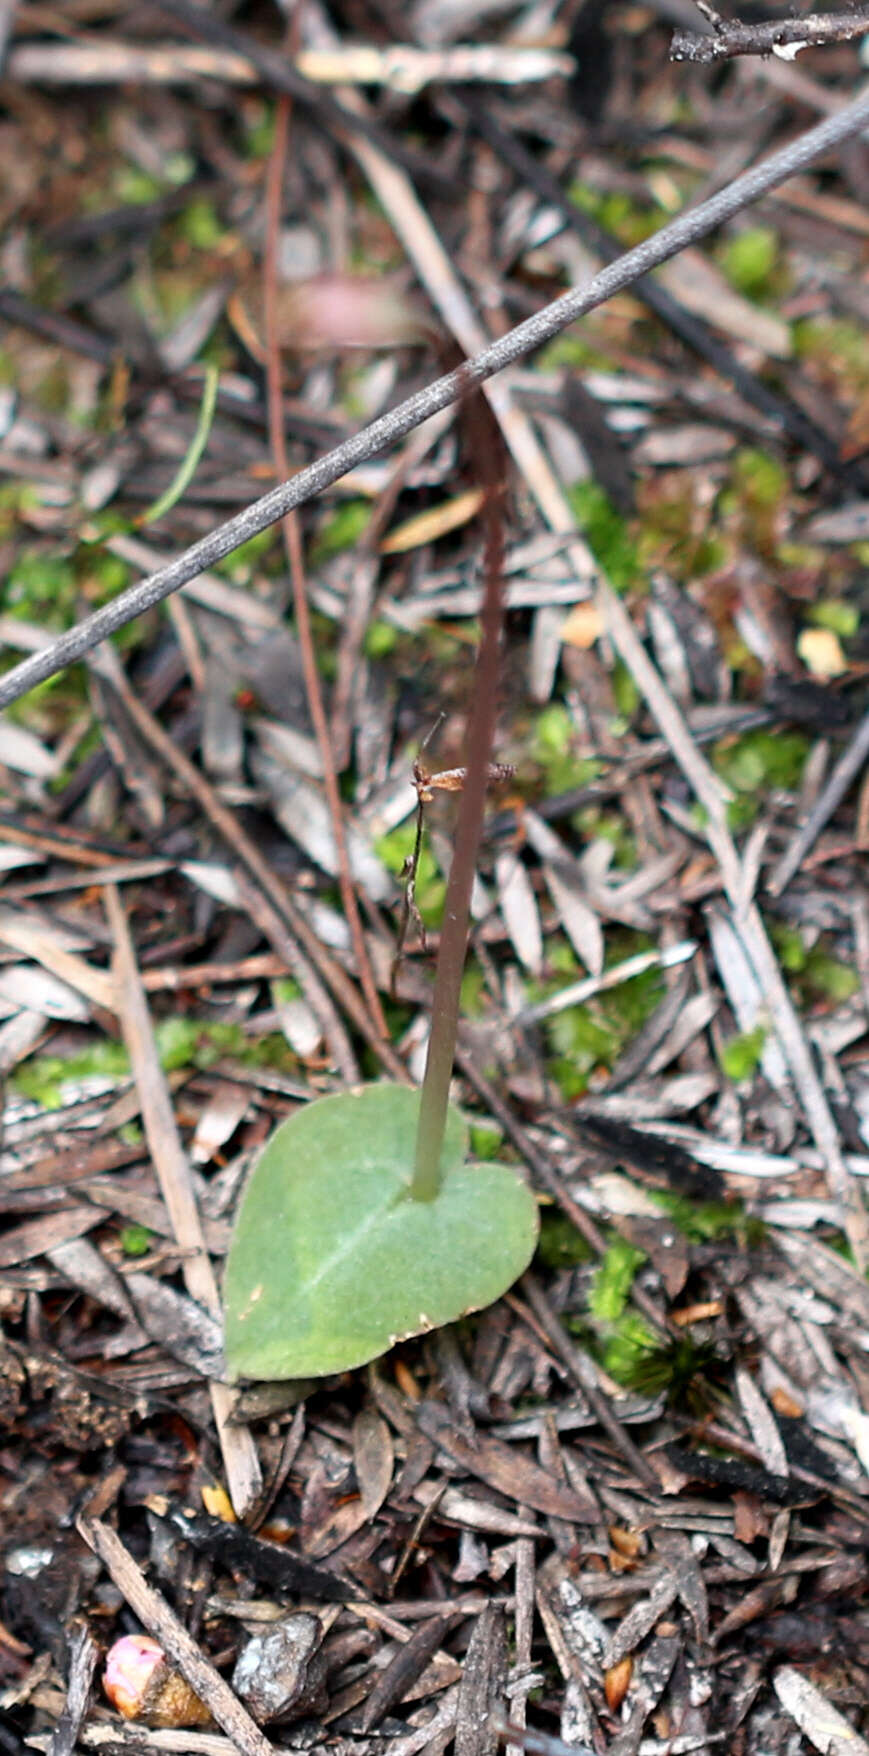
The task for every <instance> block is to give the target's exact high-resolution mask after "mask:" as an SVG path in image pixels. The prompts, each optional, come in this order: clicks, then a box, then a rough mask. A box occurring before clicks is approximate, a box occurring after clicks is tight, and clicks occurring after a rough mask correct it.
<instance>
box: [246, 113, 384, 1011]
mask: <svg viewBox="0 0 869 1756" xmlns="http://www.w3.org/2000/svg"><path fill="white" fill-rule="evenodd" d="M290 115H291V103H290V99H289V98H286V97H281V98H279V99H278V102H277V106H276V111H275V138H274V144H273V147H272V152H271V156H270V159H269V169H268V182H267V186H266V243H265V253H264V261H263V310H264V316H265V339H266V385H267V393H268V416H269V442H270V444H271V450H272V457H273V459H274V465H275V471H276V474H277V475H278V477H279V478H280V479H281V480H283V481H286V479H287V477H288V476H289V475H290V473H291V472H290V466H289V461H288V458H287V448H286V443H285V439H284V421H283V385H282V372H281V353H280V338H279V335H278V318H277V255H278V238H279V235H280V218H281V193H282V189H283V180H284V166H285V164H286V156H287V145H288V141H289V129H290ZM281 524H282V528H283V533H284V543H285V546H286V551H287V561H288V564H289V569H290V579H291V581H292V587H293V607H294V610H295V617H296V631H297V634H298V637H299V650H300V653H301V658H302V672H303V675H304V679H305V693H306V695H307V699H308V709H309V711H310V715H311V721H312V724H313V727H314V733H315V736H316V739H317V748H318V750H319V752H320V760H321V762H322V765H323V784H324V787H325V791H326V801H327V804H328V806H329V815H330V818H331V821H332V833H333V835H334V837H335V851H336V856H337V863H338V885H339V888H340V891H341V902H342V905H343V908H344V913H345V915H346V917H347V925H348V927H349V929H350V938H351V942H352V945H353V954H354V957H355V959H356V968H357V971H358V974H359V981H360V985H361V988H362V992H363V995H364V997H365V1004H366V1006H367V1008H368V1013H369V1016H370V1018H371V1022H372V1024H373V1025H374V1028H375V1030H376V1031H377V1034H378V1035H379V1036H380V1037H382V1038H383V1039H384V1040H385V1039H386V1038H387V1036H388V1034H389V1033H388V1031H387V1028H386V1020H385V1018H384V1016H383V1008H382V1006H381V1004H380V996H379V994H378V992H377V986H376V983H375V980H374V973H373V971H372V968H371V961H370V959H369V956H368V950H367V947H366V944H365V936H364V933H363V930H362V921H361V918H360V915H359V904H358V903H357V900H356V892H355V890H354V887H353V875H352V873H351V870H350V860H349V856H348V853H347V838H346V836H345V834H344V818H343V813H342V810H341V795H340V792H339V790H338V778H337V775H336V773H335V762H334V758H333V753H332V741H331V739H330V736H329V726H328V722H327V719H326V711H325V708H324V706H323V693H322V690H321V688H320V677H319V673H318V670H317V659H316V654H315V652H314V641H313V636H312V633H311V616H310V611H309V609H308V593H307V585H306V581H305V561H304V554H303V551H302V536H301V531H300V529H299V517H298V513H297V512H289V513H287V515H286V517H285V518H283V519H282V521H281Z"/></svg>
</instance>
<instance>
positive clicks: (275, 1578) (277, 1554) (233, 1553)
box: [167, 1507, 359, 1604]
mask: <svg viewBox="0 0 869 1756" xmlns="http://www.w3.org/2000/svg"><path fill="white" fill-rule="evenodd" d="M167 1517H168V1518H169V1519H170V1520H171V1522H172V1523H173V1524H174V1525H175V1528H176V1529H177V1530H179V1531H180V1532H181V1535H182V1536H183V1537H184V1538H185V1539H186V1541H187V1542H189V1543H190V1544H191V1545H192V1546H193V1548H194V1549H198V1550H199V1551H200V1553H201V1554H204V1555H211V1556H212V1557H213V1559H214V1560H216V1561H218V1562H219V1563H220V1564H221V1565H222V1566H224V1567H228V1568H230V1569H232V1570H233V1571H236V1570H237V1571H238V1572H239V1573H246V1574H247V1575H248V1577H249V1578H250V1579H255V1580H256V1581H257V1582H258V1583H259V1584H261V1585H271V1586H277V1587H283V1589H284V1590H285V1591H289V1592H293V1593H295V1594H296V1595H297V1596H299V1597H313V1598H320V1599H323V1600H325V1601H326V1602H329V1603H338V1604H346V1603H349V1602H350V1601H351V1599H353V1598H355V1597H358V1596H359V1591H358V1587H354V1586H351V1585H348V1584H347V1582H346V1581H345V1580H343V1579H339V1578H338V1577H337V1575H336V1574H334V1573H330V1572H329V1571H328V1569H327V1568H325V1567H314V1566H312V1564H311V1562H310V1561H302V1560H300V1558H299V1556H298V1555H292V1554H290V1553H289V1551H288V1550H287V1549H285V1548H281V1547H279V1546H278V1544H277V1543H269V1542H265V1541H264V1540H263V1538H262V1537H255V1536H251V1533H250V1531H248V1530H246V1529H245V1528H244V1526H243V1525H241V1524H224V1523H223V1522H222V1520H221V1519H219V1518H208V1517H207V1516H206V1515H205V1514H204V1513H195V1514H190V1513H187V1512H184V1511H182V1509H181V1507H173V1508H171V1509H170V1511H169V1512H168V1513H167Z"/></svg>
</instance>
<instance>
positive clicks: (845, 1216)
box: [598, 586, 869, 1273]
mask: <svg viewBox="0 0 869 1756" xmlns="http://www.w3.org/2000/svg"><path fill="white" fill-rule="evenodd" d="M598 602H599V604H600V608H601V613H602V615H603V619H604V623H605V626H606V628H607V632H608V633H609V636H610V638H611V640H612V642H613V645H614V646H615V648H616V650H617V652H618V653H619V654H620V656H621V658H622V659H623V660H624V662H625V664H626V665H627V667H628V669H629V671H630V673H631V675H632V677H633V679H634V682H635V683H636V684H637V687H638V688H639V690H640V693H641V694H642V695H643V696H644V697H645V700H646V703H647V705H648V707H649V709H650V711H651V713H652V714H653V716H654V718H655V719H656V720H657V722H658V725H659V726H660V728H661V731H662V732H663V734H664V737H665V738H666V740H667V743H668V744H669V746H670V749H671V750H672V752H673V755H674V756H675V758H676V761H677V762H678V764H679V767H680V768H681V770H682V773H683V774H684V775H685V777H686V779H687V780H688V781H689V782H690V784H691V786H692V787H693V788H694V792H695V793H696V795H697V798H698V800H699V801H700V803H701V804H702V805H703V807H704V809H705V811H706V813H707V823H706V835H707V839H708V841H709V845H710V847H711V849H712V852H713V853H714V855H715V858H716V860H717V861H718V865H719V868H720V871H721V879H722V883H723V886H724V890H725V893H726V895H727V897H728V900H729V902H730V905H731V909H732V911H733V924H734V927H735V929H736V932H737V933H738V934H739V937H740V939H741V940H742V943H743V946H744V949H745V952H746V955H747V957H748V959H749V962H750V963H751V964H752V966H753V968H754V972H755V975H756V976H757V979H758V982H759V984H760V988H761V992H762V994H763V998H764V1002H765V1004H766V1007H767V1009H768V1012H769V1016H770V1019H771V1020H772V1024H773V1027H774V1029H775V1031H776V1034H777V1036H778V1039H779V1042H780V1044H781V1047H782V1050H783V1052H784V1055H785V1058H786V1060H787V1063H788V1066H789V1067H790V1070H791V1073H792V1075H793V1080H794V1084H795V1086H796V1088H797V1091H798V1093H799V1096H800V1100H801V1102H802V1105H803V1109H804V1111H805V1114H806V1119H807V1121H808V1124H809V1127H810V1128H811V1131H812V1134H813V1136H814V1140H815V1144H816V1145H817V1147H818V1149H819V1151H820V1153H821V1155H822V1158H823V1160H824V1165H825V1167H826V1172H827V1181H828V1183H829V1187H830V1193H831V1195H832V1196H833V1197H834V1199H835V1200H836V1201H837V1202H838V1203H839V1206H840V1209H841V1212H842V1223H843V1226H844V1229H845V1232H846V1234H847V1237H848V1241H849V1243H850V1245H851V1248H852V1250H853V1252H854V1259H855V1261H856V1263H857V1265H858V1267H859V1269H860V1272H861V1273H864V1272H865V1270H866V1268H867V1267H869V1221H867V1215H866V1209H865V1207H864V1205H863V1199H862V1196H861V1195H860V1192H859V1187H858V1185H857V1183H856V1182H855V1180H854V1178H853V1177H852V1175H851V1173H850V1171H849V1169H848V1166H847V1164H846V1163H845V1159H844V1157H843V1155H842V1148H841V1145H840V1142H839V1134H838V1130H837V1128H836V1123H835V1121H834V1119H833V1114H832V1111H831V1110H830V1106H829V1104H828V1102H827V1097H826V1093H825V1091H824V1088H823V1086H822V1084H821V1081H820V1079H819V1077H818V1074H817V1071H816V1069H815V1064H814V1061H813V1060H812V1055H811V1050H810V1048H809V1045H808V1043H807V1042H806V1038H805V1033H804V1031H803V1027H802V1025H801V1023H800V1020H799V1017H798V1015H797V1013H796V1010H795V1008H794V1005H793V1002H792V1000H791V997H790V994H789V993H788V989H787V985H786V983H785V980H784V977H783V976H782V973H781V970H780V968H779V965H778V961H777V959H776V956H775V953H774V951H773V949H772V946H771V945H770V942H769V939H768V937H767V932H766V928H765V926H764V924H763V918H762V916H761V913H760V910H759V908H758V907H757V904H756V903H755V902H751V901H747V900H746V898H747V895H748V887H747V885H746V880H745V874H744V872H743V867H742V861H741V860H740V858H739V854H738V852H737V849H736V845H735V843H734V841H733V837H732V836H731V834H730V830H729V829H728V827H727V820H726V817H725V813H724V801H723V798H722V791H721V784H720V782H719V781H718V779H717V777H716V776H715V774H714V773H713V771H712V769H711V768H710V767H709V764H708V762H707V761H706V758H705V757H704V756H703V755H701V753H700V751H699V750H698V749H697V746H696V744H695V743H694V741H693V739H692V737H691V733H690V731H689V730H688V727H687V725H686V724H685V721H684V719H683V717H682V714H681V713H680V711H679V709H678V707H677V706H676V704H675V702H674V701H673V698H672V696H671V695H670V693H669V690H668V689H667V687H666V685H665V684H664V682H663V681H662V679H661V676H660V674H659V672H658V671H657V670H656V668H655V666H654V665H653V663H652V661H651V659H650V658H649V655H648V653H647V652H646V649H645V647H644V646H643V643H642V641H641V640H640V637H639V635H638V634H637V632H636V630H635V628H634V625H633V623H632V621H631V619H630V616H629V615H628V613H627V610H626V609H625V607H624V604H622V603H621V602H620V600H619V599H618V598H617V597H616V596H615V594H614V593H613V592H611V591H610V590H609V589H608V587H606V586H601V587H600V588H599V592H598Z"/></svg>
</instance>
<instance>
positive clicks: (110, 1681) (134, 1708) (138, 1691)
mask: <svg viewBox="0 0 869 1756" xmlns="http://www.w3.org/2000/svg"><path fill="white" fill-rule="evenodd" d="M165 1663H166V1655H165V1653H164V1651H163V1648H162V1646H161V1645H160V1643H159V1641H157V1640H152V1639H151V1636H150V1634H124V1635H123V1636H122V1638H121V1639H120V1640H116V1641H115V1644H114V1646H112V1647H110V1648H109V1651H108V1653H107V1654H106V1668H105V1670H104V1672H103V1688H104V1690H105V1692H106V1695H107V1696H108V1698H109V1700H110V1702H111V1704H112V1706H113V1707H116V1708H117V1710H118V1712H119V1713H122V1714H123V1716H124V1718H125V1719H135V1718H136V1717H137V1716H138V1715H139V1714H140V1713H141V1711H142V1708H143V1706H144V1703H145V1700H146V1697H147V1695H148V1692H149V1688H150V1686H151V1684H152V1683H153V1679H154V1673H155V1671H157V1670H159V1668H160V1667H161V1666H162V1665H165Z"/></svg>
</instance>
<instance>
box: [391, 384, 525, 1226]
mask: <svg viewBox="0 0 869 1756" xmlns="http://www.w3.org/2000/svg"><path fill="white" fill-rule="evenodd" d="M465 408H466V412H467V413H468V415H469V416H470V418H471V424H472V425H473V426H474V427H475V429H482V432H479V431H475V433H474V440H475V444H474V455H475V460H476V464H477V469H478V473H480V474H481V475H482V476H483V479H484V481H485V484H486V499H485V502H484V517H485V520H486V547H485V555H484V561H483V580H484V597H483V620H482V634H481V638H480V650H479V653H478V655H477V666H476V671H475V675H474V698H473V705H472V708H471V714H470V720H469V723H468V738H467V746H468V748H467V770H466V773H465V775H464V778H463V787H462V802H461V805H460V807H459V820H458V824H457V827H456V845H455V852H454V855H453V863H452V866H451V868H450V876H449V883H448V885H447V894H446V901H445V904H444V920H443V926H442V927H441V937H440V946H439V949H438V961H437V970H436V973H435V986H434V995H433V998H432V1024H431V1036H430V1037H429V1044H428V1054H427V1057H426V1066H425V1077H424V1079H423V1086H422V1093H421V1096H420V1106H419V1122H418V1125H417V1134H416V1154H415V1159H414V1171H413V1182H412V1183H411V1187H410V1192H411V1194H412V1196H413V1197H414V1198H415V1200H417V1201H433V1200H434V1198H435V1196H436V1195H437V1193H438V1190H439V1188H440V1184H441V1173H440V1159H441V1149H442V1147H443V1140H444V1131H445V1129H446V1122H447V1109H448V1105H449V1096H450V1080H451V1078H452V1072H453V1059H454V1056H455V1051H456V1036H457V1033H458V1024H459V1004H460V1001H461V989H462V976H463V974H464V968H465V955H466V952H467V948H468V928H469V925H470V918H471V890H472V887H473V882H474V872H475V869H476V864H477V853H478V850H479V846H480V837H481V835H482V830H483V812H484V808H485V802H486V789H487V787H488V784H489V778H490V772H489V771H490V764H491V757H492V746H493V744H494V741H495V721H496V716H497V711H498V670H499V658H500V645H501V630H502V627H503V620H504V615H503V589H502V587H503V579H502V574H503V545H504V533H503V510H502V501H503V493H504V482H503V474H502V470H501V468H500V459H501V457H502V455H503V453H502V447H501V440H500V434H499V432H498V429H497V428H496V426H495V423H494V420H493V419H492V417H491V415H490V413H489V407H488V404H487V403H484V402H483V399H482V397H481V396H480V395H479V393H478V392H476V391H473V390H472V392H471V395H470V396H469V397H468V399H467V402H466V404H465Z"/></svg>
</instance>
